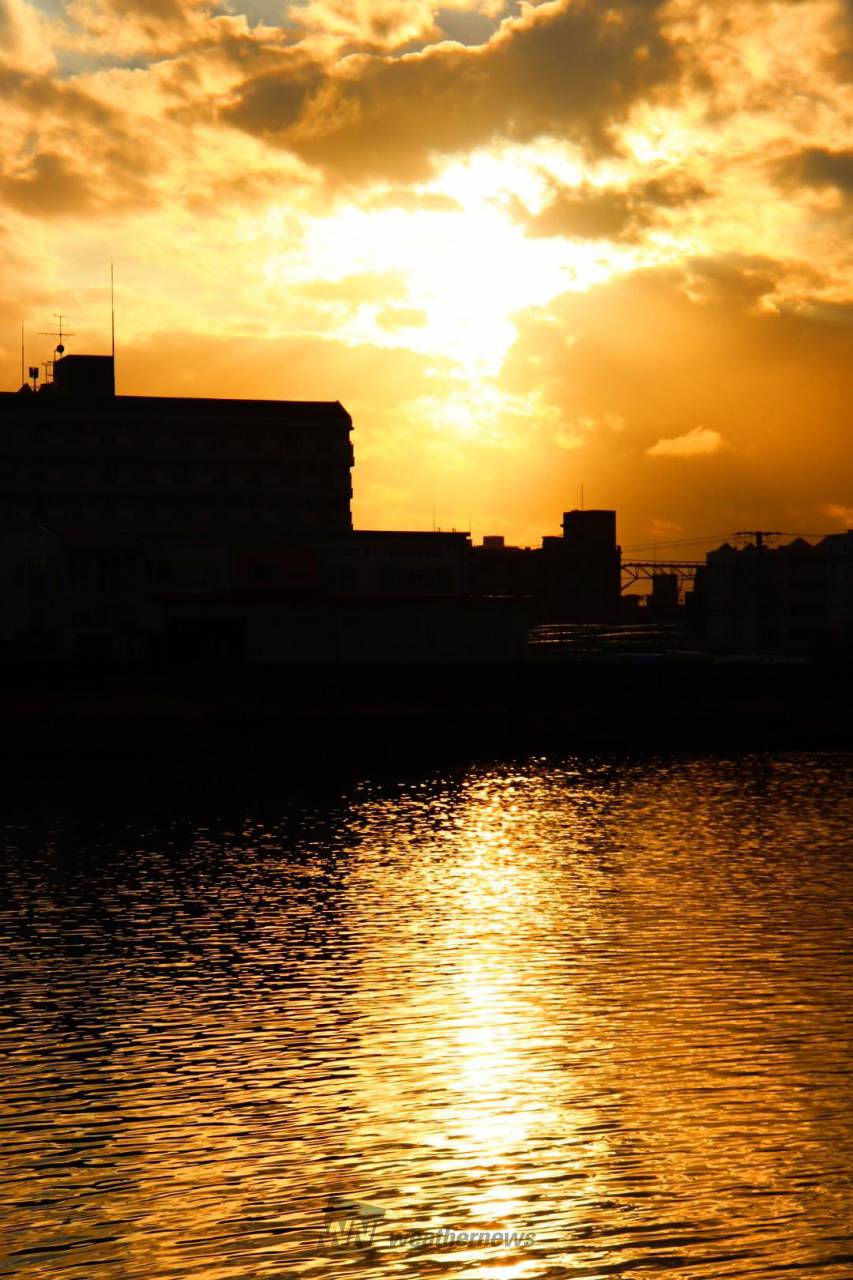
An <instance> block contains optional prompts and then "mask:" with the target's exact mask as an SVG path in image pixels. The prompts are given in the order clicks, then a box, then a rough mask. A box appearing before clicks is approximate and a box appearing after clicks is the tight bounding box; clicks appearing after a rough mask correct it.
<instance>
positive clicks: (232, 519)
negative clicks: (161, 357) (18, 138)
mask: <svg viewBox="0 0 853 1280" xmlns="http://www.w3.org/2000/svg"><path fill="white" fill-rule="evenodd" d="M351 429H352V421H351V419H350V416H349V414H348V413H347V411H346V410H345V409H344V408H343V406H342V405H340V404H339V403H337V402H333V403H328V402H308V401H281V400H201V399H178V398H175V397H156V398H155V397H152V396H116V395H115V394H113V361H112V357H109V356H65V357H64V358H62V359H60V360H58V361H57V362H56V365H55V370H54V380H53V382H52V383H50V384H47V385H46V386H44V387H42V389H41V390H40V391H39V392H32V391H30V390H29V389H28V388H27V389H22V390H21V391H20V392H18V393H14V394H12V393H3V394H0V507H2V510H3V512H4V514H5V517H6V519H7V520H8V519H12V520H15V519H18V520H27V521H30V522H32V523H34V524H36V525H42V526H46V527H47V528H49V529H51V530H52V531H53V532H56V533H59V534H63V533H65V532H68V533H72V534H74V535H77V534H80V533H83V532H86V533H95V532H97V531H108V532H109V534H110V536H111V537H113V538H115V537H121V536H125V537H126V536H129V535H130V536H142V537H151V536H155V537H158V536H164V537H170V536H172V537H174V536H176V535H177V536H182V537H183V536H186V535H188V534H200V535H203V534H206V533H214V532H215V533H216V534H217V535H223V534H225V535H228V536H234V535H249V534H258V533H264V534H266V535H285V536H287V537H289V538H293V537H299V536H309V537H316V536H317V535H318V534H320V533H321V532H322V533H324V534H334V533H339V532H342V531H345V530H349V529H351V528H352V520H351V516H350V499H351V497H352V486H351V480H350V470H351V467H352V465H353V451H352V445H351V443H350V432H351Z"/></svg>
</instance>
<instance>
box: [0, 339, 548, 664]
mask: <svg viewBox="0 0 853 1280" xmlns="http://www.w3.org/2000/svg"><path fill="white" fill-rule="evenodd" d="M351 427H352V424H351V420H350V416H349V414H348V413H347V412H346V410H345V409H343V407H342V406H341V405H340V404H339V403H337V402H335V403H326V402H302V401H299V402H295V401H257V400H251V401H245V400H206V399H178V398H174V397H162V398H161V397H157V398H155V397H147V396H116V395H115V388H114V371H113V361H112V358H111V357H104V356H64V357H63V358H62V359H59V360H57V361H56V363H55V366H54V372H53V380H52V381H51V382H49V383H48V384H46V385H44V386H42V388H41V389H40V390H39V391H33V390H31V389H30V388H29V387H26V388H22V389H21V392H19V393H18V394H5V395H0V503H2V511H3V515H4V518H5V522H6V526H5V531H4V529H3V528H0V590H2V591H3V614H2V622H0V655H2V656H5V658H7V659H9V660H13V661H15V660H19V659H22V658H25V659H26V658H36V659H39V660H41V659H44V660H52V661H59V662H69V661H70V662H81V661H82V662H85V661H89V662H91V663H93V664H102V663H105V662H122V663H127V662H130V663H137V662H154V663H160V662H168V663H178V664H186V665H189V666H208V665H217V664H223V663H225V664H229V663H235V662H242V661H249V662H261V663H274V662H282V661H285V662H286V661H321V662H333V661H366V662H370V661H380V662H392V661H412V660H417V661H423V660H427V661H429V660H445V659H453V660H460V659H461V660H465V659H475V658H483V657H490V658H507V657H509V656H512V655H513V654H517V653H518V652H520V651H521V649H522V647H523V645H524V640H525V636H526V630H527V626H528V622H529V619H528V616H527V612H526V611H525V609H524V608H523V606H522V607H520V606H519V605H518V603H517V602H514V601H495V600H484V599H480V598H477V597H474V596H472V595H471V592H470V586H469V570H470V539H469V536H468V534H465V533H422V532H410V531H405V530H404V531H382V530H378V531H376V530H359V531H355V530H353V528H352V522H351V516H350V498H351V493H352V489H351V483H350V469H351V466H352V463H353V452H352V446H351V443H350V432H351Z"/></svg>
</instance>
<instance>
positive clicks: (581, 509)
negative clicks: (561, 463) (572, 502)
mask: <svg viewBox="0 0 853 1280" xmlns="http://www.w3.org/2000/svg"><path fill="white" fill-rule="evenodd" d="M581 511H583V480H581Z"/></svg>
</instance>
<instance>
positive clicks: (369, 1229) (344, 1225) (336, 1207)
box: [323, 1196, 385, 1249]
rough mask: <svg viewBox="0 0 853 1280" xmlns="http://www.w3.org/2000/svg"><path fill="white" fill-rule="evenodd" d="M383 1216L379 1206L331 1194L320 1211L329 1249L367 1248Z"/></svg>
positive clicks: (383, 1212)
mask: <svg viewBox="0 0 853 1280" xmlns="http://www.w3.org/2000/svg"><path fill="white" fill-rule="evenodd" d="M384 1217H385V1210H384V1209H380V1208H379V1206H378V1205H375V1204H366V1203H365V1202H364V1201H362V1200H353V1199H351V1198H350V1197H349V1196H330V1197H329V1201H328V1203H327V1205H326V1208H325V1211H324V1213H323V1222H324V1227H325V1231H324V1235H325V1243H326V1245H327V1247H329V1248H332V1249H357V1248H369V1247H370V1246H371V1245H372V1244H373V1242H374V1239H375V1237H376V1231H377V1228H378V1227H379V1224H380V1223H381V1222H382V1219H383V1218H384Z"/></svg>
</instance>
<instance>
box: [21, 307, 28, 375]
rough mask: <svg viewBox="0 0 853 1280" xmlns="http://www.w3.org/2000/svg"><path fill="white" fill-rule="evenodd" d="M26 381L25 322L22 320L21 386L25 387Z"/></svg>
mask: <svg viewBox="0 0 853 1280" xmlns="http://www.w3.org/2000/svg"><path fill="white" fill-rule="evenodd" d="M26 380H27V365H26V361H25V360H24V322H23V320H22V321H21V386H23V385H24V383H25V382H26Z"/></svg>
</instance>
